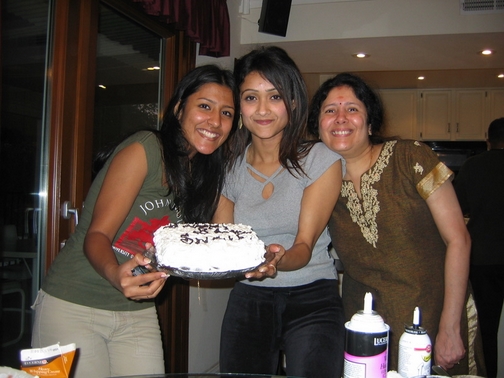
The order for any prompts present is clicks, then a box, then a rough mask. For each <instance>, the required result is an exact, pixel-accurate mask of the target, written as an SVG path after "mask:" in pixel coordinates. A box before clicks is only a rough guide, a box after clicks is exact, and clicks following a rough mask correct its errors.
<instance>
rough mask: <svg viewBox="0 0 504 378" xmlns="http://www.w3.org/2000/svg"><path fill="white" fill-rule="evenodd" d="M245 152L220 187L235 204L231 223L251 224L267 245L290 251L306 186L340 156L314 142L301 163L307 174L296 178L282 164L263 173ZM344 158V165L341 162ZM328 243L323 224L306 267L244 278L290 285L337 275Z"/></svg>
mask: <svg viewBox="0 0 504 378" xmlns="http://www.w3.org/2000/svg"><path fill="white" fill-rule="evenodd" d="M247 148H248V147H247ZM246 155H247V154H246V152H245V154H244V157H243V158H242V159H241V160H239V161H237V163H236V164H235V166H234V167H233V170H232V171H231V172H230V173H229V174H228V176H227V177H226V183H225V186H224V190H223V195H224V196H225V197H227V198H228V199H230V200H231V201H233V202H234V222H235V223H242V224H247V225H250V226H251V227H252V228H253V229H254V231H255V232H256V233H257V235H258V236H259V238H260V239H261V240H262V241H263V242H264V243H265V244H266V245H269V244H281V245H282V246H284V247H285V249H289V248H290V247H291V246H292V244H293V243H294V240H295V238H296V234H297V231H298V223H299V214H300V212H301V199H302V197H303V192H304V189H305V188H306V187H308V186H309V185H310V184H312V183H313V182H315V181H316V180H317V179H318V178H319V177H320V176H321V175H322V174H323V173H324V172H325V171H326V170H327V169H328V168H329V167H330V166H331V165H332V164H333V163H334V162H336V161H338V160H340V159H342V158H341V156H340V155H339V154H337V153H335V152H333V151H331V150H329V149H328V148H327V147H326V146H325V145H324V144H323V143H316V144H315V145H314V146H313V148H312V149H311V151H310V152H309V153H308V155H307V156H306V158H305V159H303V160H302V161H301V164H302V167H303V169H304V171H305V173H306V175H305V176H301V177H299V176H300V175H297V176H296V177H295V176H293V175H292V174H291V173H289V171H288V170H287V169H284V168H283V167H280V168H279V169H278V170H277V172H275V173H274V174H273V175H271V176H270V177H264V176H263V175H261V174H260V173H259V172H257V171H256V170H254V168H253V167H252V166H250V165H249V164H247V162H246V159H245V156H246ZM342 162H343V163H344V161H343V160H342ZM249 169H250V170H252V171H254V173H256V174H258V175H261V176H263V178H264V179H265V180H266V181H265V182H260V181H259V180H257V179H256V178H254V177H252V175H251V174H250V172H249ZM270 182H271V183H272V184H273V186H274V191H273V194H272V195H271V197H269V198H268V199H264V198H263V196H262V191H263V189H264V187H265V186H266V185H267V184H268V183H270ZM330 241H331V239H330V237H329V233H328V231H327V228H326V229H324V231H323V232H322V235H321V236H320V238H319V239H318V241H317V243H316V245H315V247H314V249H313V253H312V257H311V259H310V262H309V263H308V265H306V266H305V267H303V268H301V269H298V270H295V271H290V272H282V271H280V272H278V274H277V276H276V277H274V278H265V279H263V280H244V281H242V282H243V283H246V284H250V285H256V286H266V287H289V286H300V285H306V284H309V283H311V282H314V281H317V280H320V279H337V273H336V270H335V267H334V259H333V258H332V257H331V256H330V254H329V252H328V249H327V246H328V245H329V243H330Z"/></svg>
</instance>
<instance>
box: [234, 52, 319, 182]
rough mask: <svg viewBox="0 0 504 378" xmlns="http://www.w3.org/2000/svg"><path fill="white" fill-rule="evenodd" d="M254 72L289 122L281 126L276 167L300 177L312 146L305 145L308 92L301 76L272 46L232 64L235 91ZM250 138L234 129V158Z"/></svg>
mask: <svg viewBox="0 0 504 378" xmlns="http://www.w3.org/2000/svg"><path fill="white" fill-rule="evenodd" d="M252 72H257V73H259V74H260V75H261V76H262V77H263V78H265V79H266V80H268V81H269V82H270V83H271V84H273V86H274V87H275V88H276V90H278V92H279V93H280V95H281V96H282V99H283V102H284V104H285V107H286V109H287V114H288V118H289V123H288V124H287V126H286V127H285V129H284V131H283V134H282V140H281V141H280V153H279V160H280V164H281V165H282V166H283V167H284V168H286V169H288V170H289V172H291V174H294V173H296V172H297V173H301V174H304V171H303V168H302V167H301V164H300V163H299V160H300V159H302V158H303V157H304V156H306V154H307V153H308V151H309V148H310V147H311V145H312V144H313V143H312V142H307V141H305V140H306V137H307V129H306V121H307V118H308V91H307V89H306V84H305V82H304V79H303V76H302V75H301V72H300V71H299V68H298V67H297V65H296V63H294V61H293V60H292V58H291V57H290V56H289V55H288V54H287V53H286V52H285V50H283V49H281V48H279V47H276V46H269V47H261V48H258V49H255V50H252V51H251V52H249V53H248V54H246V55H244V56H243V57H241V58H240V59H238V60H237V61H236V63H235V68H234V76H235V80H236V84H237V86H238V88H240V86H241V85H242V84H243V82H244V80H245V77H246V76H247V75H248V74H250V73H252ZM251 139H252V136H251V134H250V132H249V131H248V130H247V129H246V128H245V127H243V128H242V129H241V130H238V131H237V133H236V135H235V138H234V143H233V147H232V148H233V157H234V159H236V158H238V157H239V156H241V155H242V154H243V153H244V152H245V148H246V147H247V145H248V144H249V143H250V141H251Z"/></svg>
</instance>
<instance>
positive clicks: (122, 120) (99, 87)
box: [93, 4, 163, 154]
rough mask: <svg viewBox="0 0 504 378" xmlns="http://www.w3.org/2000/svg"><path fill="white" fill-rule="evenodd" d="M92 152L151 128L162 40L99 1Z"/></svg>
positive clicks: (155, 120)
mask: <svg viewBox="0 0 504 378" xmlns="http://www.w3.org/2000/svg"><path fill="white" fill-rule="evenodd" d="M99 14H100V15H99V22H98V41H97V51H96V87H95V88H96V90H95V106H94V126H93V152H94V154H96V153H97V152H98V151H99V150H100V149H101V148H103V147H104V146H108V145H110V144H113V143H115V142H117V140H121V139H122V138H123V137H124V136H126V135H129V134H131V133H132V132H134V131H136V130H139V129H145V128H150V129H157V128H158V126H159V125H158V124H159V114H160V112H159V109H160V100H161V99H160V93H161V92H160V83H161V81H160V73H161V70H160V68H161V65H162V62H161V58H162V57H161V51H162V46H163V39H162V38H160V37H159V36H158V35H155V34H154V33H152V32H151V31H149V30H147V29H145V28H144V27H142V26H140V25H139V24H137V23H135V22H132V21H131V20H130V19H128V18H126V17H125V16H123V15H122V14H120V13H118V12H117V11H115V10H114V9H112V8H110V7H108V6H106V5H104V4H101V5H100V13H99Z"/></svg>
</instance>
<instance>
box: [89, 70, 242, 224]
mask: <svg viewBox="0 0 504 378" xmlns="http://www.w3.org/2000/svg"><path fill="white" fill-rule="evenodd" d="M209 83H215V84H219V85H222V86H225V87H227V88H229V89H231V91H232V93H233V102H234V107H235V114H234V118H233V126H232V129H231V132H230V134H229V137H228V139H227V140H226V141H225V142H224V143H223V144H222V146H220V147H219V148H218V149H216V150H215V151H214V152H213V153H211V154H209V155H205V154H201V153H196V155H195V156H194V157H193V158H192V159H190V158H189V144H188V142H187V140H186V138H185V137H184V133H183V130H182V125H181V124H180V121H179V115H180V114H181V113H182V112H183V111H184V109H185V106H186V103H187V99H188V97H189V96H191V95H192V94H193V93H195V92H197V91H198V90H199V89H200V88H201V87H202V86H203V85H205V84H209ZM239 105H240V100H239V93H238V88H237V86H236V85H235V80H234V77H233V74H232V73H231V71H229V70H225V69H221V68H219V67H217V66H216V65H213V64H209V65H204V66H200V67H197V68H195V69H194V70H192V71H190V72H189V73H188V74H187V75H186V76H184V78H183V79H182V80H181V81H180V83H179V84H178V86H177V88H176V89H175V93H174V94H173V96H172V98H171V99H170V102H169V103H168V106H167V108H166V111H165V113H164V117H163V123H162V126H161V129H160V130H151V129H149V131H151V132H153V133H155V134H156V135H157V137H158V139H159V141H160V144H161V146H162V152H163V153H162V155H163V163H164V173H165V177H166V184H167V185H168V189H169V193H173V194H174V202H175V206H177V207H178V208H179V209H180V210H181V211H182V216H183V219H184V221H185V222H197V223H199V222H210V221H211V219H212V217H213V214H214V212H215V209H216V208H217V204H218V200H219V196H220V193H221V190H222V185H223V182H224V175H225V172H226V170H227V165H228V162H229V161H230V157H231V150H230V147H229V145H230V143H231V141H230V139H232V136H233V134H234V133H235V131H236V129H237V124H238V117H239ZM115 147H117V144H114V146H113V147H110V146H109V147H108V148H106V149H104V150H103V151H101V152H100V153H99V154H98V155H97V156H96V158H95V160H94V162H93V177H94V176H96V174H97V173H98V171H99V170H100V169H101V168H102V167H103V165H104V163H105V161H106V160H107V159H108V158H109V157H110V156H111V154H112V153H113V151H114V149H115Z"/></svg>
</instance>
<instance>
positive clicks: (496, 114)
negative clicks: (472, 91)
mask: <svg viewBox="0 0 504 378" xmlns="http://www.w3.org/2000/svg"><path fill="white" fill-rule="evenodd" d="M501 117H504V89H493V90H489V91H487V116H486V124H485V137H486V131H487V130H488V125H489V124H490V122H492V121H493V120H494V119H497V118H501Z"/></svg>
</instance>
